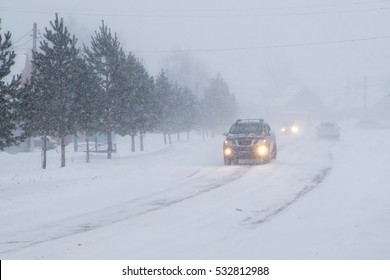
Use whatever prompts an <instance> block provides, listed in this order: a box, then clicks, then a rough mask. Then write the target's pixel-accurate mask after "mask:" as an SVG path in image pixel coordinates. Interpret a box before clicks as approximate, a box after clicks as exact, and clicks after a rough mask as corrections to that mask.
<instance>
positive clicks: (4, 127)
mask: <svg viewBox="0 0 390 280" xmlns="http://www.w3.org/2000/svg"><path fill="white" fill-rule="evenodd" d="M0 31H1V19H0ZM11 45H12V43H11V33H10V32H6V33H5V34H4V38H3V36H2V34H1V33H0V150H3V149H4V148H5V147H8V146H11V145H13V144H15V143H16V139H17V138H16V137H15V136H14V134H13V133H14V131H15V129H16V119H15V115H16V111H15V105H16V99H15V97H16V94H17V92H18V89H19V86H20V79H21V76H20V75H17V76H16V77H15V76H14V77H12V79H11V81H10V82H7V78H8V77H9V75H10V73H11V67H12V66H13V65H14V64H15V52H14V51H11V49H10V48H11Z"/></svg>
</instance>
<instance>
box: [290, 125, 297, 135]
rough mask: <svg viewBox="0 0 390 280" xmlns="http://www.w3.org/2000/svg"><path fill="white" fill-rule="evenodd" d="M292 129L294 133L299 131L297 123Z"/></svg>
mask: <svg viewBox="0 0 390 280" xmlns="http://www.w3.org/2000/svg"><path fill="white" fill-rule="evenodd" d="M291 131H292V132H293V133H297V132H298V131H299V127H298V126H296V125H293V126H292V127H291Z"/></svg>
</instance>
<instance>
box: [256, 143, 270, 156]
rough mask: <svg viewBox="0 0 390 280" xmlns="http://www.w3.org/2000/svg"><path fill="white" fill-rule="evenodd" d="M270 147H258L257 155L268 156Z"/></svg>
mask: <svg viewBox="0 0 390 280" xmlns="http://www.w3.org/2000/svg"><path fill="white" fill-rule="evenodd" d="M268 152H269V150H268V147H267V146H266V145H261V146H258V147H257V154H258V155H259V156H265V155H268Z"/></svg>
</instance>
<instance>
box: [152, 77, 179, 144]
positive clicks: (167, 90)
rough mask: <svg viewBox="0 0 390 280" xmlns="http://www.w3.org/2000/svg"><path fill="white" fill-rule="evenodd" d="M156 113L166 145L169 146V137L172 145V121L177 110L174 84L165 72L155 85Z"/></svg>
mask: <svg viewBox="0 0 390 280" xmlns="http://www.w3.org/2000/svg"><path fill="white" fill-rule="evenodd" d="M155 95H156V101H157V102H156V105H155V108H156V112H157V114H158V120H159V124H158V127H159V130H161V131H162V133H163V135H164V143H165V144H167V138H166V137H167V135H168V137H169V143H171V133H172V122H173V121H172V120H173V118H174V115H173V112H174V110H175V98H174V94H173V84H172V83H171V81H169V79H168V78H167V76H166V74H165V72H164V70H161V71H160V73H159V75H158V76H157V79H156V83H155Z"/></svg>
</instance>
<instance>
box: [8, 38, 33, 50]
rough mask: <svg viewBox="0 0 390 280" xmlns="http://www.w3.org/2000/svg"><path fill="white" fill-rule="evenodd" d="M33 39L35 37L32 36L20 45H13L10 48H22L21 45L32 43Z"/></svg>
mask: <svg viewBox="0 0 390 280" xmlns="http://www.w3.org/2000/svg"><path fill="white" fill-rule="evenodd" d="M32 40H33V38H30V39H29V40H28V41H26V42H24V43H22V44H20V45H17V46H11V48H10V49H12V50H15V49H18V48H20V47H23V46H24V45H26V44H28V43H30V42H31V41H32Z"/></svg>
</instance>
